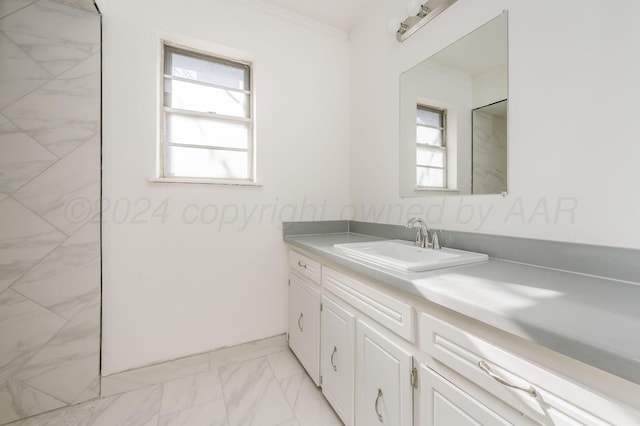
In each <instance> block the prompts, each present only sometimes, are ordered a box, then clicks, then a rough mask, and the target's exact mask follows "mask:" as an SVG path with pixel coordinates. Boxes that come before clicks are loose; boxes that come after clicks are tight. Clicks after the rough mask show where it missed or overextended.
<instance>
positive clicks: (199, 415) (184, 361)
mask: <svg viewBox="0 0 640 426" xmlns="http://www.w3.org/2000/svg"><path fill="white" fill-rule="evenodd" d="M101 390H102V396H101V398H100V399H97V400H93V401H88V402H85V403H82V404H79V405H75V406H71V407H66V408H62V409H58V410H54V411H50V412H48V413H45V414H41V415H38V416H35V417H31V418H28V419H25V420H21V421H18V422H14V423H10V425H11V426H36V425H37V426H40V425H64V426H77V425H109V426H113V425H136V426H137V425H158V426H159V425H163V426H164V425H189V426H199V425H216V426H240V425H243V426H245V425H247V426H248V425H251V426H331V425H338V426H339V425H342V423H341V422H340V420H339V419H338V416H337V415H336V414H335V413H334V411H333V410H332V409H331V407H330V406H329V404H328V403H327V402H326V400H325V399H324V397H323V396H322V393H321V391H320V389H319V388H317V387H316V386H315V384H314V383H313V382H312V381H311V379H310V378H309V376H308V375H307V374H306V372H305V371H304V369H303V368H302V366H301V365H300V363H299V362H298V360H297V359H296V357H295V356H294V355H293V353H291V351H290V350H289V348H288V346H287V342H286V339H285V337H284V335H281V336H275V337H272V338H268V339H264V340H260V341H256V342H251V343H247V344H244V345H239V346H234V347H231V348H225V349H221V350H217V351H213V352H210V353H206V354H200V355H195V356H191V357H187V358H181V359H178V360H174V361H168V362H165V363H161V364H156V365H152V366H149V367H144V368H140V369H137V370H131V371H126V372H123V373H118V374H114V375H111V376H107V377H103V378H102V385H101Z"/></svg>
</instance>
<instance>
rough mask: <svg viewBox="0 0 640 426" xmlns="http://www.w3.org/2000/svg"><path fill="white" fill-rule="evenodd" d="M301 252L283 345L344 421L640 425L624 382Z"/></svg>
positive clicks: (295, 260)
mask: <svg viewBox="0 0 640 426" xmlns="http://www.w3.org/2000/svg"><path fill="white" fill-rule="evenodd" d="M313 257H315V256H312V255H305V254H302V253H300V252H298V251H293V250H292V251H290V256H289V266H290V268H289V269H290V277H291V279H290V302H289V303H290V312H289V346H290V347H291V349H292V350H293V352H294V353H295V354H296V355H297V357H298V359H299V360H300V362H301V363H302V365H303V366H304V368H305V369H306V370H307V372H308V373H309V375H310V376H311V378H312V379H313V380H314V381H315V382H316V384H318V385H320V386H321V387H322V392H323V394H324V395H325V397H326V399H327V400H328V401H329V403H330V404H331V406H332V407H333V408H334V409H335V411H336V413H337V414H338V416H339V417H340V418H341V420H342V421H343V422H344V424H345V425H346V426H352V425H355V426H376V425H394V426H414V425H415V426H418V425H419V426H450V425H456V426H458V425H463V426H464V425H506V424H515V425H518V426H520V425H545V426H546V425H553V426H563V425H591V426H595V425H625V426H634V425H635V426H640V404H638V403H636V402H635V401H634V398H633V397H631V398H630V397H629V395H630V394H633V393H634V392H637V390H638V389H640V388H638V387H637V386H636V385H633V384H631V383H627V382H624V381H623V379H620V378H619V377H616V376H612V375H610V374H608V373H605V372H603V371H601V370H598V369H595V368H593V367H590V366H588V365H585V364H582V363H580V362H579V361H576V360H574V359H571V358H568V357H566V356H564V355H561V354H558V353H556V352H553V351H551V350H549V349H546V348H543V347H541V346H539V345H536V344H535V343H533V342H529V341H526V340H524V339H521V338H519V337H516V336H514V335H512V334H509V333H507V332H505V331H501V330H498V329H496V328H493V327H491V326H489V325H487V324H484V323H481V322H479V321H476V320H474V319H472V318H469V317H466V316H464V315H462V314H460V313H457V312H455V311H453V310H450V309H447V308H444V307H442V306H440V305H438V304H436V303H433V302H430V301H427V300H425V299H421V298H418V297H415V296H412V295H410V294H405V293H404V292H402V291H400V290H398V289H395V288H393V287H390V286H388V285H387V284H384V283H381V282H379V281H375V280H372V279H369V278H367V277H366V276H364V275H362V274H359V273H356V272H351V271H350V270H348V269H346V268H344V267H341V266H336V265H334V264H332V263H331V262H327V263H324V262H320V261H318V260H314V259H313ZM316 259H317V258H316ZM638 395H640V392H638ZM414 403H415V406H414Z"/></svg>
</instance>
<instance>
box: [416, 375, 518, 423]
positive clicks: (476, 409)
mask: <svg viewBox="0 0 640 426" xmlns="http://www.w3.org/2000/svg"><path fill="white" fill-rule="evenodd" d="M496 401H497V400H496ZM510 424H511V423H509V422H508V421H506V420H505V419H503V418H502V417H500V416H499V415H498V414H497V413H495V412H494V411H493V410H491V409H490V408H489V407H487V406H485V405H483V404H481V403H480V402H478V401H476V400H475V399H473V398H472V397H471V396H469V395H467V394H466V393H465V392H463V391H462V390H461V389H459V388H457V387H456V386H455V385H453V384H452V383H450V382H449V381H447V380H445V379H444V378H442V376H440V375H439V374H438V373H436V372H435V371H433V370H432V369H430V368H428V367H426V366H424V365H423V366H421V367H420V426H450V425H456V426H478V425H486V426H490V425H510Z"/></svg>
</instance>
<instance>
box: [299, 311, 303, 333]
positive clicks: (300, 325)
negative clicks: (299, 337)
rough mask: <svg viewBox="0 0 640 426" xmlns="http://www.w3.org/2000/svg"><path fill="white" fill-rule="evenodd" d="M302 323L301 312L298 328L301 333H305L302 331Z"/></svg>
mask: <svg viewBox="0 0 640 426" xmlns="http://www.w3.org/2000/svg"><path fill="white" fill-rule="evenodd" d="M301 321H302V312H300V318H298V328H299V329H300V332H303V331H304V330H303V329H302V324H300V322H301Z"/></svg>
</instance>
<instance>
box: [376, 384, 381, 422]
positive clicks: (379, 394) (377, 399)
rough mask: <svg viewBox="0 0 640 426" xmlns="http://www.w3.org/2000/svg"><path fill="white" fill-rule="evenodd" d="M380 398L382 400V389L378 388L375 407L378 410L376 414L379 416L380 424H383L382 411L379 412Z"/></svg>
mask: <svg viewBox="0 0 640 426" xmlns="http://www.w3.org/2000/svg"><path fill="white" fill-rule="evenodd" d="M380 398H382V389H380V388H378V396H377V397H376V403H375V405H374V408H375V410H376V414H377V415H378V420H379V421H380V423H382V422H383V419H382V414H380V411H379V410H378V402H380Z"/></svg>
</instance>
